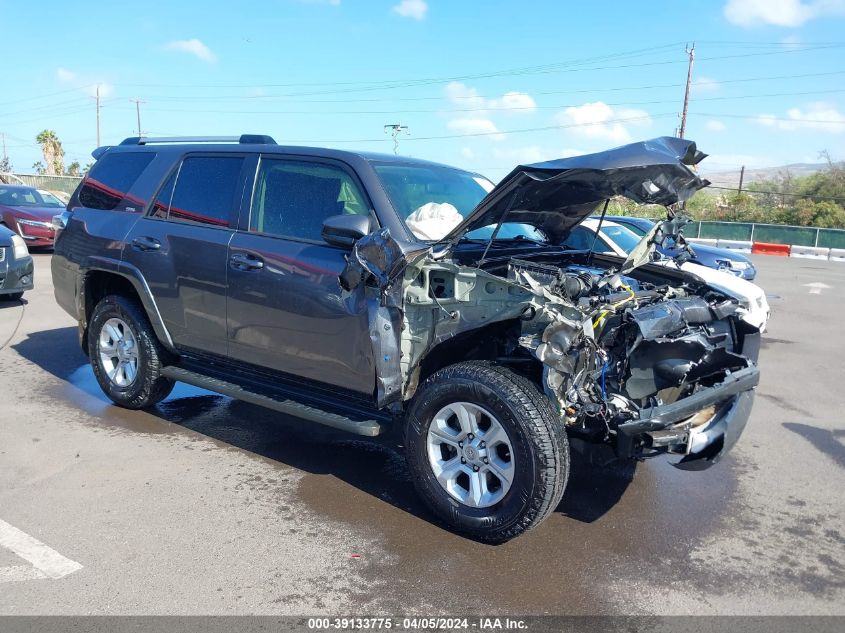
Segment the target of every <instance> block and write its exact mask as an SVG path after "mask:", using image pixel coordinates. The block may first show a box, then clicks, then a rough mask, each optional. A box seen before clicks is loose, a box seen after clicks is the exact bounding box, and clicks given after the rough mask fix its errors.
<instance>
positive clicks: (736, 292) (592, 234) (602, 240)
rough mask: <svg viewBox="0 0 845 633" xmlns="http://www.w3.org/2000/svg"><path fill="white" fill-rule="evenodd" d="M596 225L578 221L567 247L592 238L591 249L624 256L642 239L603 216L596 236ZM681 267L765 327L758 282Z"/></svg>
mask: <svg viewBox="0 0 845 633" xmlns="http://www.w3.org/2000/svg"><path fill="white" fill-rule="evenodd" d="M598 227H599V218H595V217H590V218H587V219H585V220H584V221H583V222H581V224H580V225H578V226H576V227H575V228H573V229H572V231H571V232H570V234H569V236H568V237H567V238H566V245H567V246H569V247H570V248H576V249H584V250H590V249H593V248H594V247H593V242H594V240H595V248H594V250H595V251H596V252H598V253H612V254H613V255H618V256H620V257H628V255H629V254H630V253H631V251H632V250H633V249H634V247H636V246H637V244H639V243H640V241H641V239H642V238H641V237H640V236H639V235H637V234H636V233H634V232H633V231H631V230H630V229H628V228H626V227H624V226H622V225H621V224H617V223H616V222H611V221H609V220H605V221H604V222H602V223H601V230H600V231H599V236H598V239H597V240H596V239H595V238H596V230H597V229H598ZM693 248H695V246H693ZM655 263H656V264H660V265H662V266H670V267H672V266H677V264H675V262H674V261H673V260H671V259H665V260H662V261H657V262H655ZM681 270H684V271H685V272H688V273H692V274H693V275H696V276H697V277H700V278H701V279H703V280H704V281H705V282H706V283H707V284H708V285H710V286H712V287H713V288H716V289H718V290H721V291H722V292H724V293H725V294H728V295H730V296H732V297H733V298H735V299H736V300H737V301H739V304H740V305H741V306H742V307H743V308H744V309H745V316H744V317H743V320H744V321H746V322H748V323H750V324H751V325H753V326H755V327H757V328H759V329H760V331H761V332H764V331H765V330H766V324H767V323H768V321H769V315H770V312H771V311H770V309H769V302H768V301H767V300H766V293H765V292H764V291H763V289H762V288H760V286H758V285H756V284H753V283H751V282H750V281H746V280H745V279H741V278H740V277H737V276H736V275H732V274H729V273H726V272H723V271H720V270H716V269H714V268H707V267H706V266H701V265H699V264H693V263H691V262H687V263H685V264H682V265H681Z"/></svg>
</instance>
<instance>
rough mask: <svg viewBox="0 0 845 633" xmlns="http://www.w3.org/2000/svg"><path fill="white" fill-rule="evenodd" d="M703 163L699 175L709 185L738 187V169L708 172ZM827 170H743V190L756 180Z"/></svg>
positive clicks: (800, 166) (814, 166)
mask: <svg viewBox="0 0 845 633" xmlns="http://www.w3.org/2000/svg"><path fill="white" fill-rule="evenodd" d="M706 162H707V161H706V160H705V161H704V163H702V164H701V169H700V173H701V175H702V176H703V177H704V178H707V180H709V181H710V182H711V183H713V184H714V185H717V186H719V187H731V188H736V187H738V186H739V169H736V170H732V171H709V170H708V169H707V167H706V166H705V163H706ZM827 168H828V165H827V163H792V164H791V165H780V166H778V167H763V168H760V169H747V168H746V170H745V180H744V181H743V188H744V187H745V185H748V184H749V183H752V182H756V181H758V180H771V179H772V178H776V177H778V176H779V175H780V174H785V173H786V172H789V173H790V174H791V175H792V176H809V175H811V174H814V173H816V172H817V171H823V170H825V169H827Z"/></svg>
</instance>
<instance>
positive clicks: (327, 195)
mask: <svg viewBox="0 0 845 633" xmlns="http://www.w3.org/2000/svg"><path fill="white" fill-rule="evenodd" d="M93 155H94V157H95V159H96V163H95V164H94V166H93V167H92V168H91V170H90V172H89V174H88V175H87V176H86V177H85V179H84V180H83V182H82V183H81V184H80V186H79V187H78V189H77V191H76V192H75V193H74V195H73V197H72V198H71V200H70V203H69V204H68V207H67V210H66V211H65V212H64V213H63V214H62V215H60V216H57V217H56V218H55V219H54V222H55V224H56V228H57V239H56V245H55V254H54V256H53V259H52V274H53V281H54V285H55V293H56V299H57V300H58V302H59V304H60V305H61V306H62V307H63V308H64V309H65V310H67V311H68V312H69V313H70V314H72V315H73V316H74V317H75V318H77V319H78V322H79V338H80V341H81V345H82V349H83V350H84V351H85V352H86V354H87V355H88V357H89V358H90V361H91V364H92V367H93V370H94V374H95V376H96V378H97V381H98V382H99V384H100V386H101V387H102V389H103V391H104V392H105V394H106V395H107V396H108V397H109V398H110V399H111V400H113V401H114V402H115V403H116V404H118V405H120V406H123V407H128V408H136V409H138V408H144V407H151V406H153V405H155V404H156V403H158V402H159V401H160V400H162V399H163V398H165V397H166V396H167V395H168V394H169V393H170V391H171V389H172V388H173V384H174V382H175V381H182V382H186V383H190V384H192V385H196V386H200V387H204V388H207V389H210V390H213V391H216V392H219V393H222V394H226V395H229V396H232V397H234V398H239V399H242V400H245V401H248V402H252V403H255V404H258V405H262V406H265V407H269V408H271V409H275V410H277V411H281V412H284V413H288V414H292V415H294V416H297V417H299V418H302V419H303V420H305V421H308V422H311V423H321V424H327V425H329V426H333V427H336V428H340V429H344V430H346V431H350V432H352V433H357V434H360V435H366V436H375V435H378V434H380V433H383V432H384V431H386V430H387V429H389V428H391V427H396V426H398V427H399V428H402V429H403V430H404V436H405V449H406V454H407V461H408V466H409V469H410V472H411V475H412V478H413V482H414V485H415V486H416V488H417V490H418V491H419V494H420V495H421V497H422V498H423V499H424V501H425V502H426V503H427V504H428V506H429V507H430V508H431V509H432V510H433V512H434V513H436V514H437V515H438V516H439V517H440V518H441V519H442V520H444V521H445V522H446V523H448V524H449V525H450V526H451V527H452V528H453V529H455V530H457V531H459V532H461V533H463V534H465V535H468V536H470V537H472V538H476V539H479V540H482V541H486V542H502V541H505V540H507V539H509V538H512V537H514V536H517V535H519V534H521V533H522V532H524V531H525V530H528V529H530V528H532V527H533V526H535V525H537V524H538V523H540V522H541V521H542V520H543V519H544V518H545V517H546V516H547V515H548V514H549V513H550V512H552V511H553V510H554V509H555V507H556V506H557V505H558V502H559V501H560V499H561V496H562V495H563V492H564V488H565V487H566V481H567V476H568V470H569V440H570V439H577V440H578V441H579V442H581V443H583V442H584V441H586V442H592V443H596V444H603V445H605V446H607V447H609V448H608V449H606V450H611V449H612V450H613V451H614V452H615V454H616V456H617V457H618V458H620V459H635V460H639V459H644V458H649V457H654V456H658V455H661V454H665V453H670V454H675V455H677V456H679V459H678V461H677V462H676V465H677V466H678V467H680V468H684V469H700V468H706V467H708V466H710V465H712V464H713V463H715V462H717V461H718V460H719V459H720V458H721V457H722V456H723V455H724V454H725V453H726V452H727V451H728V450H729V449H730V448H731V447H732V446H733V445H734V443H735V442H736V441H737V438H738V437H739V435H740V433H741V432H742V430H743V427H744V426H745V423H746V421H747V419H748V416H749V413H750V410H751V405H752V401H753V396H754V387H755V386H756V385H757V383H758V379H759V374H758V369H757V367H756V357H757V353H758V349H759V343H760V334H759V331H758V330H757V329H756V328H755V327H753V326H752V325H750V324H749V323H748V322H747V321H746V320H744V318H743V317H744V316H745V315H744V310H743V308H742V307H741V306H740V305H739V304H738V302H737V301H736V300H735V298H733V297H731V296H728V295H726V294H725V293H724V292H723V291H719V290H717V289H715V288H713V287H711V286H708V285H707V283H705V282H704V281H703V280H702V279H701V278H699V277H696V276H695V275H692V274H689V273H686V272H683V271H681V270H680V269H679V268H678V269H676V268H673V267H666V266H660V265H655V264H653V263H652V261H653V259H654V255H653V253H654V250H655V247H656V245H657V244H661V243H662V241H663V240H667V239H671V240H672V242H673V243H675V244H679V243H681V244H682V243H683V237H682V232H681V228H682V225H683V223H684V219H683V217H682V216H681V215H680V214H679V213H678V208H679V207H680V204H679V203H682V202H683V201H684V200H686V199H687V198H688V197H689V196H690V195H692V193H694V192H695V191H696V190H698V189H700V188H702V187H704V186H706V185H707V184H708V183H707V182H706V181H704V180H702V179H700V178H699V177H698V176H697V175H696V173H695V165H696V164H697V163H698V162H699V161H700V160H701V159H702V158H704V154H702V153H701V152H699V151H698V150H697V149H696V147H695V144H694V143H692V142H689V141H685V140H681V139H677V138H669V137H665V138H658V139H654V140H651V141H647V142H642V143H634V144H631V145H627V146H624V147H620V148H617V149H614V150H609V151H607V152H601V153H597V154H591V155H585V156H577V157H573V158H567V159H561V160H555V161H550V162H546V163H539V164H535V165H528V166H520V167H517V168H516V169H514V171H513V172H511V173H510V174H509V175H508V176H507V177H505V178H504V179H503V180H502V181H501V183H500V184H498V185H496V186H494V185H493V184H492V183H490V182H489V181H488V180H486V179H485V178H484V177H482V176H480V175H478V174H474V173H470V172H466V171H462V170H460V169H455V168H452V167H447V166H444V165H439V164H435V163H430V162H425V161H421V160H416V159H410V158H404V157H397V156H384V155H376V154H366V153H357V152H347V151H339V150H330V149H315V148H305V147H283V146H280V145H277V144H276V143H275V142H274V141H273V140H272V139H271V138H269V137H266V136H257V135H245V136H242V137H240V138H234V139H226V138H213V139H209V138H201V139H198V138H186V139H150V138H147V139H144V138H129V139H126V140H125V141H123V142H122V143H121V144H120V145H119V146H115V147H101V148H98V149H97V150H96V151H95V152H94V154H93ZM614 196H625V197H627V198H630V199H632V200H634V201H635V202H638V203H649V204H661V205H664V206H666V207H667V220H666V221H664V222H659V223H657V224H656V225H655V227H654V228H653V229H652V230H651V231H650V232H649V233H648V234H647V235H645V236H644V237H643V240H642V242H641V243H640V244H639V246H637V247H636V248H635V249H634V250H633V251H632V252H631V254H630V256H629V257H628V258H627V259H624V260H623V258H621V257H616V256H613V255H607V254H601V253H595V252H591V250H590V249H584V250H572V249H571V248H567V247H565V246H563V244H564V243H565V241H566V237H567V235H568V233H569V232H570V230H571V229H572V228H573V227H575V226H576V225H578V224H579V223H580V222H581V221H582V220H583V219H584V218H586V217H587V216H588V215H590V214H591V213H593V212H594V211H606V210H607V203H608V201H609V200H610V199H611V198H612V197H614Z"/></svg>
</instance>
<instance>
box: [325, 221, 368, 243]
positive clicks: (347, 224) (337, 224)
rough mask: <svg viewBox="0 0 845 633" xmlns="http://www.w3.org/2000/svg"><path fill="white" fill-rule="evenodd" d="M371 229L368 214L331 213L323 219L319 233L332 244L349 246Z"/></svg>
mask: <svg viewBox="0 0 845 633" xmlns="http://www.w3.org/2000/svg"><path fill="white" fill-rule="evenodd" d="M371 230H372V227H371V225H370V216H369V215H357V214H355V215H353V214H347V215H332V216H330V217H328V218H326V219H325V220H324V221H323V230H322V231H321V232H320V235H321V236H322V237H323V239H324V240H326V242H328V243H329V244H331V245H332V246H344V247H351V246H353V245H354V244H355V242H357V241H358V240H359V239H361V238H362V237H364V236H365V235H367V234H369V233H370V231H371Z"/></svg>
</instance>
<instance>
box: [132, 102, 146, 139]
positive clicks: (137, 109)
mask: <svg viewBox="0 0 845 633" xmlns="http://www.w3.org/2000/svg"><path fill="white" fill-rule="evenodd" d="M129 101H131V102H133V103H134V104H135V116H136V117H137V118H138V136H144V133H143V132H141V104H142V103H145V102H144V101H141V100H140V99H137V98H136V99H130V100H129Z"/></svg>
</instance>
